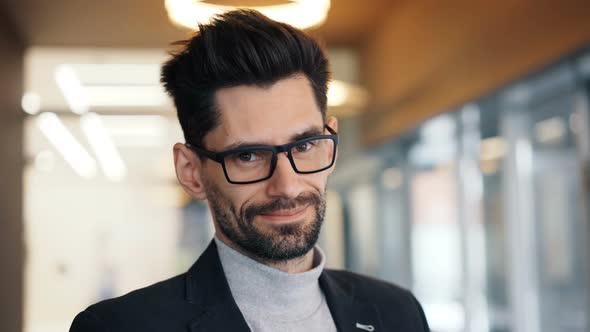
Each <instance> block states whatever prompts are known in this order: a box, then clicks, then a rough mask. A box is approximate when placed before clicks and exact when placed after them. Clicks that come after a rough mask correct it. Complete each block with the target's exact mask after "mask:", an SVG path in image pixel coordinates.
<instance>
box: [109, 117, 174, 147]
mask: <svg viewBox="0 0 590 332" xmlns="http://www.w3.org/2000/svg"><path fill="white" fill-rule="evenodd" d="M101 120H102V123H103V124H104V127H105V128H106V130H107V131H108V133H109V135H110V136H111V137H112V138H113V141H114V142H115V145H116V146H117V147H123V148H129V147H131V148H151V147H162V146H163V145H164V144H166V142H167V141H168V130H169V129H168V126H169V124H170V120H168V119H167V118H165V117H163V116H160V115H102V116H101Z"/></svg>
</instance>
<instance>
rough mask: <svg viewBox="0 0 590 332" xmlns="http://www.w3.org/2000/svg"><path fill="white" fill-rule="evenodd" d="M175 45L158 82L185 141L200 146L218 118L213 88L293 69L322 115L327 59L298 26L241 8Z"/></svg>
mask: <svg viewBox="0 0 590 332" xmlns="http://www.w3.org/2000/svg"><path fill="white" fill-rule="evenodd" d="M175 45H177V46H180V47H181V49H180V50H179V51H177V52H175V53H172V57H171V58H170V59H169V60H168V61H167V62H166V63H164V65H163V66H162V73H161V74H162V75H161V82H162V83H163V84H164V88H165V89H166V91H167V92H168V94H169V95H170V96H171V97H172V98H173V100H174V104H175V106H176V110H177V113H178V120H179V121H180V125H181V127H182V131H183V133H184V138H185V140H186V142H189V143H191V144H194V145H198V146H202V147H204V138H205V135H206V134H207V133H208V132H209V131H211V130H212V129H214V128H215V127H216V126H217V125H218V124H219V113H218V112H217V111H216V107H215V101H214V99H215V98H214V95H215V92H216V91H217V90H218V89H220V88H225V87H232V86H238V85H256V86H261V87H265V86H269V85H271V84H273V83H275V82H276V81H278V80H280V79H283V78H287V77H289V76H292V75H294V74H298V73H301V74H303V75H305V76H306V77H307V78H308V79H309V81H310V83H311V86H312V89H313V92H314V96H315V99H316V102H317V105H318V107H319V109H320V111H321V112H322V116H323V117H324V118H325V114H326V100H327V97H326V93H327V84H328V80H329V76H330V74H329V70H328V60H327V58H326V55H325V53H324V51H323V49H322V47H321V46H320V45H319V44H318V43H317V42H316V41H315V40H314V39H313V38H311V37H310V36H308V35H307V34H305V33H304V32H303V31H301V30H299V29H296V28H294V27H292V26H290V25H288V24H285V23H281V22H276V21H273V20H271V19H269V18H268V17H266V16H264V15H262V14H261V13H259V12H257V11H255V10H246V9H240V10H235V11H230V12H227V13H224V14H221V15H218V16H216V17H215V18H214V19H213V20H212V21H211V22H210V23H208V24H202V25H199V31H198V32H197V33H196V34H195V35H194V36H193V37H192V38H190V39H188V40H183V41H179V42H176V43H175Z"/></svg>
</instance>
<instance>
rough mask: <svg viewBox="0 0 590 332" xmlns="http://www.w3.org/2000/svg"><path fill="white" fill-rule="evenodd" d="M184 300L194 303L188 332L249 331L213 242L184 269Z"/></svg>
mask: <svg viewBox="0 0 590 332" xmlns="http://www.w3.org/2000/svg"><path fill="white" fill-rule="evenodd" d="M186 299H187V301H189V302H190V303H193V304H195V306H196V316H195V317H194V318H193V319H192V320H191V321H190V322H189V326H188V327H189V330H190V331H191V332H201V331H208V332H209V331H211V332H215V331H236V332H241V331H250V328H249V327H248V324H247V323H246V320H245V319H244V316H243V315H242V313H241V312H240V309H239V308H238V306H237V304H236V302H235V300H234V298H233V296H232V294H231V291H230V289H229V285H228V283H227V279H226V278H225V274H224V273H223V267H222V266H221V261H220V260H219V255H218V254H217V247H216V245H215V242H214V241H211V243H210V244H209V246H208V247H207V249H206V250H205V251H204V252H203V254H202V255H201V257H199V259H198V260H197V262H196V263H195V264H194V265H193V266H192V267H191V268H190V269H189V271H188V272H187V275H186Z"/></svg>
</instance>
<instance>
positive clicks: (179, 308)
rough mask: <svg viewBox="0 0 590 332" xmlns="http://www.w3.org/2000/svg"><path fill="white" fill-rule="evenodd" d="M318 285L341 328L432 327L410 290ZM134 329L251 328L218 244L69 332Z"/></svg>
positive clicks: (402, 331)
mask: <svg viewBox="0 0 590 332" xmlns="http://www.w3.org/2000/svg"><path fill="white" fill-rule="evenodd" d="M319 283H320V287H321V289H322V291H323V292H324V294H325V296H326V300H327V303H328V307H329V308H330V312H331V313H332V317H333V319H334V322H335V323H336V327H337V328H338V331H347V332H362V331H375V332H380V331H399V332H425V331H430V330H429V328H428V324H427V323H426V318H425V317H424V312H423V311H422V308H421V307H420V304H419V303H418V301H417V300H416V299H415V298H414V296H413V295H412V294H411V293H410V292H408V291H407V290H404V289H402V288H399V287H397V286H394V285H392V284H389V283H386V282H383V281H379V280H376V279H372V278H369V277H364V276H361V275H358V274H354V273H351V272H346V271H334V270H328V269H326V270H324V271H323V272H322V274H321V275H320V279H319ZM371 327H372V328H371ZM130 331H141V332H156V331H158V332H189V331H190V332H199V331H203V332H204V331H207V332H214V331H231V332H239V331H250V329H249V328H248V325H247V324H246V321H245V320H244V317H243V316H242V313H241V312H240V310H239V309H238V306H237V305H236V303H235V301H234V299H233V297H232V294H231V291H230V289H229V286H228V284H227V280H226V279H225V275H224V273H223V268H222V267H221V262H220V260H219V256H218V254H217V247H216V246H215V242H213V241H212V242H211V244H210V245H209V247H208V248H207V249H206V250H205V252H204V253H203V254H202V255H201V257H200V258H199V259H198V260H197V262H196V263H195V264H194V265H193V266H192V267H191V268H190V269H189V271H188V272H186V273H183V274H181V275H179V276H176V277H174V278H172V279H168V280H165V281H162V282H159V283H157V284H154V285H152V286H149V287H146V288H142V289H139V290H136V291H133V292H131V293H129V294H127V295H124V296H121V297H118V298H114V299H110V300H106V301H102V302H99V303H97V304H94V305H92V306H90V307H89V308H87V309H86V310H84V311H82V312H81V313H79V314H78V315H77V316H76V318H75V319H74V322H73V323H72V326H71V327H70V332H130Z"/></svg>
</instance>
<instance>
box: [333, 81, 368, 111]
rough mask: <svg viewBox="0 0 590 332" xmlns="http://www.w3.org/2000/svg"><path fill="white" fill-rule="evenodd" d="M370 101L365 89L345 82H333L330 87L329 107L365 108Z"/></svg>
mask: <svg viewBox="0 0 590 332" xmlns="http://www.w3.org/2000/svg"><path fill="white" fill-rule="evenodd" d="M367 101H368V94H367V92H366V90H365V89H363V88H361V87H359V86H356V85H353V84H351V83H347V82H344V81H338V80H332V81H330V84H329V86H328V106H330V107H340V106H350V107H363V106H365V105H366V103H367Z"/></svg>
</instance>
